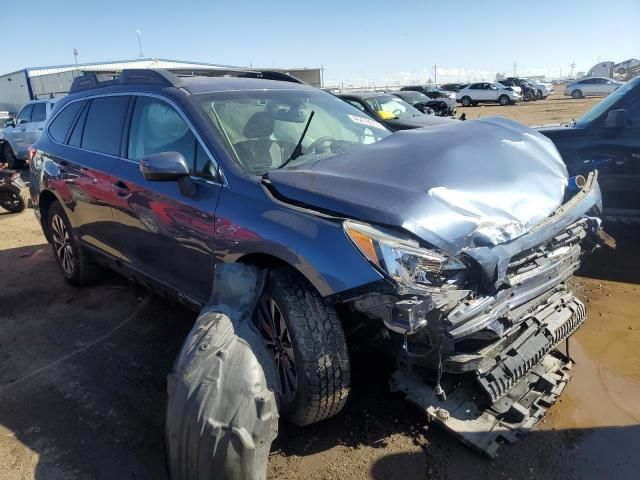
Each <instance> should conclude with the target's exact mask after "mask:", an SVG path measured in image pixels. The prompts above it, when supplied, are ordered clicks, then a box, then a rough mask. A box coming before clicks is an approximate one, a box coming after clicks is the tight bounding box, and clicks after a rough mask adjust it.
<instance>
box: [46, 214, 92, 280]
mask: <svg viewBox="0 0 640 480" xmlns="http://www.w3.org/2000/svg"><path fill="white" fill-rule="evenodd" d="M47 228H48V229H49V233H50V235H51V248H53V255H54V257H55V258H56V263H57V264H58V267H59V268H60V272H61V273H62V276H63V277H64V279H65V280H66V281H67V282H69V283H70V284H71V285H75V286H77V287H79V286H82V285H86V284H88V283H91V282H93V281H94V280H96V279H97V278H99V277H100V274H101V273H102V268H101V267H100V266H99V265H96V264H95V263H92V262H91V260H90V258H89V254H88V253H87V252H86V251H85V250H84V249H83V248H82V246H80V242H79V240H78V239H77V238H76V236H75V234H74V233H73V229H72V228H71V224H70V223H69V219H68V218H67V215H66V214H65V212H64V209H63V208H62V205H60V204H59V203H58V202H54V203H53V204H52V205H51V206H50V207H49V214H48V218H47Z"/></svg>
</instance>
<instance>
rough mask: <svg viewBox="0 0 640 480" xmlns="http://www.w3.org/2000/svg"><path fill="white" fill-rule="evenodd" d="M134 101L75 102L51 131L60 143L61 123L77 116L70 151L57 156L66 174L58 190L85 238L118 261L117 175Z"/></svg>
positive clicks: (124, 98) (67, 142)
mask: <svg viewBox="0 0 640 480" xmlns="http://www.w3.org/2000/svg"><path fill="white" fill-rule="evenodd" d="M130 101H131V97H130V96H127V95H107V96H102V97H96V98H92V99H89V100H82V101H79V102H72V103H70V104H68V105H66V106H65V107H64V108H63V110H61V111H60V112H59V113H58V114H56V117H54V118H53V120H52V122H51V125H50V127H49V134H50V136H51V137H52V138H54V135H58V139H57V140H56V141H58V142H59V141H60V134H57V133H56V129H57V127H58V125H57V123H58V122H60V123H61V125H62V124H63V123H64V122H66V121H67V120H68V118H70V117H71V116H72V115H75V116H74V118H73V124H72V128H71V130H70V131H69V133H68V134H67V135H66V136H65V138H64V142H63V143H64V144H65V145H66V148H64V149H61V151H60V152H61V153H58V154H57V155H52V160H53V161H54V162H55V163H56V165H57V167H58V169H59V171H60V173H59V176H58V178H59V180H60V181H59V183H58V185H57V189H58V190H59V192H60V194H61V196H62V198H63V199H64V204H65V206H66V208H67V215H68V217H69V220H70V222H71V224H72V226H73V227H74V230H75V232H76V234H77V235H78V236H79V238H80V239H81V240H82V241H83V242H84V243H86V244H87V245H89V246H90V247H91V248H93V249H95V250H98V251H100V252H102V253H105V254H107V255H109V256H112V257H114V258H116V257H118V256H119V254H118V251H117V250H116V249H115V243H116V235H115V230H114V228H113V227H114V224H113V211H112V209H113V208H114V207H116V206H117V202H116V199H115V198H114V196H113V194H112V189H111V187H112V185H113V183H114V182H115V180H114V178H113V177H112V176H111V172H112V170H113V168H114V166H115V163H116V160H117V159H118V157H119V155H120V151H121V147H122V136H123V132H124V126H125V120H126V118H127V112H128V108H129V103H130ZM67 109H69V110H67ZM63 114H64V115H65V116H66V117H67V118H66V119H65V117H64V116H63ZM61 130H62V129H61Z"/></svg>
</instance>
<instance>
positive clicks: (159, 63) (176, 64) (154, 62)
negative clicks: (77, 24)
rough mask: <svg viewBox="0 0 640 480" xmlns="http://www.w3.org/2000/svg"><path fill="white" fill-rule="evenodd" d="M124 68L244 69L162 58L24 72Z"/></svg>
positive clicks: (105, 70)
mask: <svg viewBox="0 0 640 480" xmlns="http://www.w3.org/2000/svg"><path fill="white" fill-rule="evenodd" d="M125 68H166V69H197V70H206V69H208V68H211V69H217V70H219V69H223V68H228V69H235V70H237V69H240V68H246V67H235V66H231V65H217V64H213V63H202V62H184V61H180V60H167V59H163V58H140V59H136V60H116V61H113V62H94V63H79V64H77V65H76V64H75V63H74V64H69V65H56V66H49V67H29V68H26V69H25V71H26V72H27V75H28V76H29V77H40V76H42V75H51V74H56V73H64V72H71V71H74V70H84V71H86V70H91V71H94V72H100V71H104V72H113V71H120V70H123V69H125ZM296 70H297V69H296Z"/></svg>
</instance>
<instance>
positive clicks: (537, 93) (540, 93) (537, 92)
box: [536, 90, 542, 100]
mask: <svg viewBox="0 0 640 480" xmlns="http://www.w3.org/2000/svg"><path fill="white" fill-rule="evenodd" d="M536 100H542V90H536Z"/></svg>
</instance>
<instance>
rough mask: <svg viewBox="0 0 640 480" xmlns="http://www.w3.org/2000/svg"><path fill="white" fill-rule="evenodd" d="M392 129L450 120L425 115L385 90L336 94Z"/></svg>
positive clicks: (418, 126)
mask: <svg viewBox="0 0 640 480" xmlns="http://www.w3.org/2000/svg"><path fill="white" fill-rule="evenodd" d="M338 97H340V98H341V99H343V100H344V101H345V102H347V103H350V104H351V105H353V106H354V107H356V108H358V109H360V110H362V111H363V112H365V113H367V114H368V115H370V116H371V117H373V118H375V119H376V120H378V121H379V122H380V123H382V124H383V125H385V126H386V127H387V128H389V129H390V130H392V131H396V130H408V129H412V128H421V127H431V126H434V125H442V124H445V123H449V122H451V121H452V120H449V119H446V118H442V117H437V116H435V115H425V114H424V113H422V112H421V111H420V110H418V109H417V108H414V107H412V106H411V105H409V104H408V103H407V102H405V101H404V100H402V99H401V98H399V97H396V96H395V95H392V94H390V93H385V92H348V93H341V94H339V95H338Z"/></svg>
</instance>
